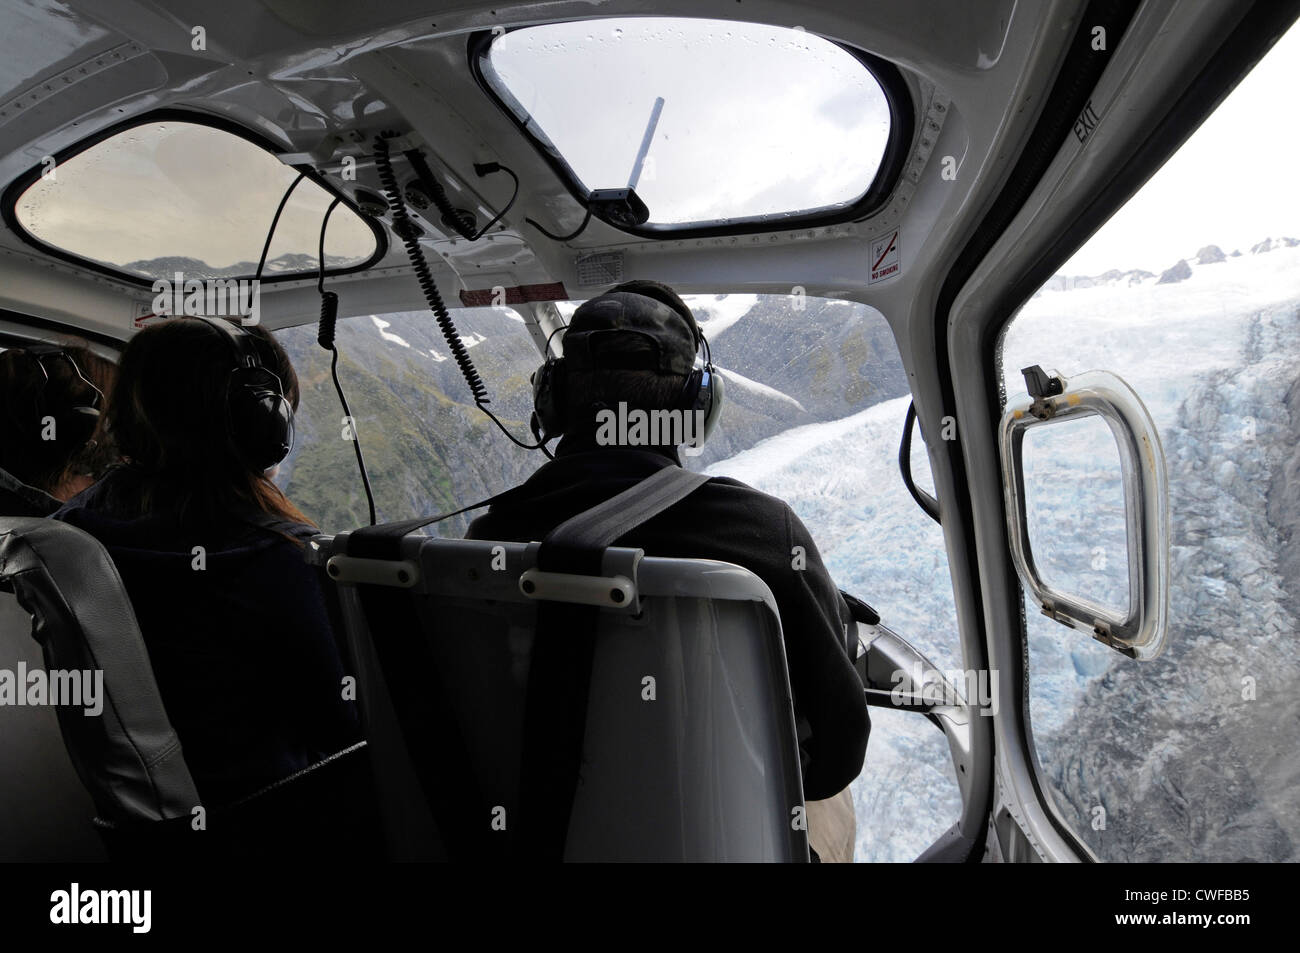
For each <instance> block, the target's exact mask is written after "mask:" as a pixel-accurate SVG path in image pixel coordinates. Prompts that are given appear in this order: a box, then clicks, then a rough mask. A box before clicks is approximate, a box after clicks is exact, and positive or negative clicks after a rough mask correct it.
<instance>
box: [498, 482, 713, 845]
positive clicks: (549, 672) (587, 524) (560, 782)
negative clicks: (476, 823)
mask: <svg viewBox="0 0 1300 953" xmlns="http://www.w3.org/2000/svg"><path fill="white" fill-rule="evenodd" d="M708 480H709V477H708V476H707V475H706V474H703V473H693V472H691V471H690V470H684V469H682V468H681V467H678V466H667V467H664V468H663V469H661V470H658V471H657V472H655V473H654V474H652V475H651V476H649V477H647V478H646V479H644V480H641V481H640V482H639V483H637V484H635V485H634V486H632V487H630V488H628V489H627V490H624V491H623V492H622V493H619V494H617V495H616V496H613V497H611V498H610V499H608V500H606V501H605V502H604V503H601V504H599V505H597V506H594V507H592V508H591V509H589V510H586V511H585V512H582V513H579V514H578V515H577V516H574V517H572V518H571V519H568V520H566V521H565V522H563V523H561V524H560V525H559V526H557V527H556V528H555V529H553V530H552V531H551V532H550V533H548V534H547V536H546V538H545V539H544V540H543V541H542V545H541V548H540V550H539V551H538V555H537V566H538V568H539V569H542V570H544V571H547V572H569V573H578V574H582V575H599V573H600V570H601V561H602V557H603V555H604V552H605V549H606V548H607V547H608V546H610V545H611V544H613V543H614V542H615V541H616V540H618V539H619V538H620V537H621V536H624V535H625V534H627V533H629V532H631V531H632V530H634V529H636V528H637V527H638V526H640V525H641V524H642V523H644V522H646V521H647V520H649V519H651V518H653V517H655V516H657V515H658V514H660V513H662V512H663V511H664V510H666V509H668V508H669V507H670V506H672V505H673V504H674V503H677V502H679V501H681V500H683V499H685V498H686V497H687V496H689V495H690V494H691V493H692V492H694V491H695V490H697V489H699V487H701V486H703V485H704V484H705V483H707V482H708ZM599 622H600V609H599V608H598V607H596V606H588V605H574V604H571V603H561V602H546V601H542V602H539V603H538V607H537V631H536V636H535V638H534V641H533V652H532V661H531V662H530V664H529V669H528V685H527V695H526V696H525V722H524V738H523V764H522V766H521V779H520V825H519V838H520V846H521V849H522V851H523V854H524V857H525V858H526V859H528V860H532V861H537V862H543V863H550V862H559V861H561V860H563V859H564V852H565V847H566V844H567V842H568V835H569V823H570V819H571V817H572V814H573V803H574V798H575V796H576V794H577V790H578V783H579V779H580V776H581V771H582V755H583V744H584V741H585V737H586V731H587V705H588V699H589V696H590V692H591V671H592V665H593V662H594V660H595V654H596V629H597V627H598V625H599Z"/></svg>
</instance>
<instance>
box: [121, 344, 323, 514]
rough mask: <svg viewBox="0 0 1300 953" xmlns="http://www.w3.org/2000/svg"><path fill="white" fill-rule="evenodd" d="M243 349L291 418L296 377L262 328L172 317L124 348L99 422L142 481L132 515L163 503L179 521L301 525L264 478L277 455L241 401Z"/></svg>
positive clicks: (295, 400) (295, 401) (258, 418)
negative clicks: (239, 519) (257, 515)
mask: <svg viewBox="0 0 1300 953" xmlns="http://www.w3.org/2000/svg"><path fill="white" fill-rule="evenodd" d="M215 320H220V319H215ZM241 335H246V336H247V342H241V340H240V336H241ZM244 347H250V348H251V349H252V350H253V351H255V353H256V356H257V359H258V362H259V363H260V365H261V367H262V368H263V369H264V370H265V372H269V374H273V375H274V378H275V379H270V378H266V376H265V374H263V373H262V372H258V378H259V380H262V379H265V380H269V381H270V384H271V386H272V389H273V391H278V393H279V394H280V395H282V396H283V398H284V402H287V404H288V408H283V407H282V409H283V410H284V412H285V415H286V416H290V415H291V414H290V411H291V410H296V409H297V407H298V376H297V374H295V373H294V370H293V365H292V364H291V363H290V362H289V356H288V355H287V354H286V353H285V351H284V348H282V347H281V346H280V344H279V342H277V341H276V340H275V338H273V337H272V336H271V335H270V334H269V333H268V332H267V331H266V330H265V329H263V328H261V327H260V326H252V327H245V328H242V329H241V328H236V327H235V326H233V325H231V326H229V330H226V329H223V328H222V326H220V325H217V324H215V321H210V320H207V319H203V318H172V319H169V320H167V321H163V322H160V323H158V324H153V325H150V326H149V327H146V328H145V329H143V330H142V331H139V332H138V333H137V334H136V335H135V336H134V337H133V338H131V341H130V343H129V344H127V346H126V349H125V350H124V351H123V352H122V360H121V364H120V365H119V368H118V380H117V386H116V387H115V388H114V390H113V393H112V397H111V399H110V401H109V410H108V414H107V427H108V431H109V433H110V434H111V435H112V437H113V439H114V441H115V444H116V447H117V450H118V452H119V453H120V454H121V456H122V459H123V461H124V462H126V463H127V464H129V465H130V466H131V467H132V468H134V469H135V470H136V471H137V472H138V473H139V474H141V476H142V477H143V480H144V483H143V492H142V493H141V498H140V500H139V507H138V509H139V512H140V513H144V512H148V511H150V510H153V509H155V508H169V509H172V510H174V511H175V512H176V514H177V516H178V517H179V518H180V519H181V520H182V521H187V520H191V519H192V520H197V521H202V522H212V521H217V520H220V519H222V518H223V517H228V516H229V514H231V513H233V512H238V511H240V510H248V509H250V508H252V509H257V510H261V511H262V512H265V513H269V514H271V515H274V516H277V517H280V518H282V519H288V520H293V521H297V522H306V519H305V517H303V515H302V514H301V513H300V512H299V511H298V510H297V509H296V508H295V507H294V506H293V504H292V503H290V502H289V501H288V500H287V499H286V498H285V497H284V495H283V494H282V493H281V492H280V490H279V488H278V487H276V485H275V484H274V483H272V482H271V479H270V477H269V475H268V472H267V471H268V468H269V467H272V466H273V465H274V464H275V463H277V462H278V460H271V459H269V457H268V455H267V454H266V452H265V451H264V450H263V449H259V447H260V446H264V444H265V441H264V440H260V442H259V435H258V434H257V430H258V424H259V422H260V421H263V420H265V418H263V417H261V416H260V415H257V414H250V413H248V411H247V407H246V405H245V404H244V403H243V401H244V399H245V397H246V395H245V394H243V393H241V387H240V386H239V385H240V383H241V381H243V380H244V379H245V377H244V376H243V375H245V374H246V372H245V371H241V370H240V368H241V367H244V366H245V363H246V357H245V356H244V354H243V353H242V350H241V349H242V348H244ZM284 402H278V403H280V404H283V403H284ZM286 452H287V451H286ZM270 456H275V454H274V453H271V454H270Z"/></svg>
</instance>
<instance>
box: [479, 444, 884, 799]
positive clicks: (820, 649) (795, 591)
mask: <svg viewBox="0 0 1300 953" xmlns="http://www.w3.org/2000/svg"><path fill="white" fill-rule="evenodd" d="M669 453H672V456H669V455H668V454H669ZM677 464H678V461H677V458H676V454H675V452H672V451H659V452H656V451H650V450H630V449H621V448H617V449H616V448H605V447H600V448H596V447H594V446H591V445H586V444H581V443H578V442H577V441H575V440H573V439H572V438H569V437H566V438H565V439H564V440H563V441H562V442H561V443H560V445H559V447H558V448H557V449H556V457H555V459H554V460H553V461H551V462H550V463H547V464H546V465H545V466H543V467H541V468H540V469H539V470H538V471H537V472H536V473H534V474H533V475H532V476H531V477H530V478H529V479H528V480H527V481H526V482H525V483H524V484H523V486H524V490H523V491H522V498H520V499H512V500H509V501H507V502H506V504H505V505H504V506H503V505H501V504H496V505H493V506H492V508H491V509H490V510H489V511H488V512H487V513H486V514H484V515H483V516H480V517H479V518H478V519H476V520H474V522H472V523H471V524H470V527H469V531H468V532H467V533H466V536H467V537H469V538H471V539H497V540H502V541H507V542H530V541H534V540H540V539H542V538H543V537H544V536H545V535H546V534H547V532H549V531H550V530H551V529H553V528H554V527H556V526H558V525H559V524H560V523H562V522H564V521H565V520H566V519H568V518H569V517H571V516H575V515H577V514H578V513H581V512H582V511H584V510H587V509H590V508H591V507H593V506H595V505H597V504H598V503H601V502H603V501H605V500H607V499H609V498H610V497H612V496H614V495H615V494H617V493H620V492H622V491H623V490H625V489H627V488H628V487H630V486H632V485H633V484H635V483H637V482H638V481H639V480H641V479H643V478H644V477H646V476H649V475H650V474H652V473H655V472H656V471H658V470H659V469H661V468H662V467H666V466H674V465H677ZM617 542H618V544H619V545H626V546H635V547H638V548H641V549H644V550H645V552H646V555H648V556H670V557H678V558H688V559H718V560H723V561H725V562H730V563H735V564H737V565H739V566H743V567H745V568H746V569H748V570H750V571H751V572H753V573H754V574H755V575H757V576H758V577H759V578H761V579H762V580H763V581H764V582H766V583H767V585H768V587H769V588H770V589H771V590H772V594H773V595H774V596H775V597H776V602H777V606H778V608H779V609H780V614H781V629H782V632H783V634H784V637H785V651H786V659H787V662H788V665H789V670H790V687H791V690H792V693H793V695H794V706H795V714H796V716H797V717H798V719H799V720H800V721H802V722H805V723H806V729H807V732H801V734H805V733H809V732H810V734H809V736H808V737H806V738H804V739H803V740H802V741H801V752H800V753H801V756H802V758H803V761H804V770H803V781H804V797H806V798H808V799H809V800H819V799H821V798H827V797H830V796H831V795H833V794H836V793H837V792H839V791H840V790H842V789H843V788H845V787H847V786H848V784H849V782H851V781H852V780H853V779H854V778H856V777H857V776H858V774H859V772H860V771H861V770H862V761H863V758H864V756H865V754H866V747H867V735H868V733H869V731H870V728H871V725H870V722H869V720H868V718H867V709H866V704H865V702H864V701H863V696H862V682H861V681H860V680H859V679H858V676H857V674H856V672H854V670H853V666H852V664H851V663H850V661H849V658H848V655H847V654H846V652H845V648H844V630H843V621H844V620H843V618H842V613H844V612H845V608H844V607H843V602H842V600H841V598H840V594H839V590H838V589H837V588H836V587H835V583H834V582H832V581H831V577H830V574H829V573H828V572H827V571H826V567H825V566H824V565H823V564H822V561H821V556H820V555H819V554H818V552H817V547H816V545H815V544H814V543H813V540H812V536H811V535H809V533H808V530H807V529H806V528H805V527H804V525H803V523H801V522H800V521H799V518H798V517H797V516H795V514H794V512H793V511H792V510H791V509H790V507H789V506H787V505H786V504H785V503H784V502H782V501H781V500H779V499H777V498H776V497H772V496H768V495H767V494H766V493H760V492H759V491H758V490H755V489H754V488H753V487H750V486H746V485H745V484H743V483H741V482H739V481H738V480H732V479H729V478H727V477H714V478H713V479H712V480H710V481H709V482H708V483H706V484H704V485H703V486H701V487H699V488H698V489H697V490H696V491H695V492H694V493H692V494H691V495H690V496H688V497H687V498H686V499H684V500H682V501H680V502H679V503H677V504H675V505H674V506H672V507H670V508H669V509H667V510H665V511H664V512H663V513H660V514H659V515H658V516H656V517H654V518H653V519H650V520H648V521H646V522H645V523H643V524H642V525H641V526H640V527H638V528H637V529H635V530H633V531H632V532H630V533H628V534H627V535H626V536H624V537H622V538H621V539H619V540H618V541H617ZM796 546H800V547H803V552H804V554H805V558H806V566H805V567H804V568H803V569H795V568H793V564H794V561H795V555H794V547H796Z"/></svg>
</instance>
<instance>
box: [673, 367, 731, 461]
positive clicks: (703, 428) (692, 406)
mask: <svg viewBox="0 0 1300 953" xmlns="http://www.w3.org/2000/svg"><path fill="white" fill-rule="evenodd" d="M682 409H683V410H685V411H687V412H688V413H690V414H691V415H692V417H691V424H690V426H691V433H693V434H694V435H695V439H694V440H689V441H687V443H686V445H687V446H688V447H693V448H695V449H699V448H700V447H702V446H704V442H705V441H706V440H708V439H709V434H711V433H713V428H714V425H716V424H717V422H718V415H719V414H720V413H721V412H722V378H721V376H719V375H718V373H717V372H716V371H715V370H714V369H713V368H712V367H704V368H700V367H697V368H695V369H694V370H693V371H691V373H690V376H689V377H687V378H686V386H685V387H683V388H682Z"/></svg>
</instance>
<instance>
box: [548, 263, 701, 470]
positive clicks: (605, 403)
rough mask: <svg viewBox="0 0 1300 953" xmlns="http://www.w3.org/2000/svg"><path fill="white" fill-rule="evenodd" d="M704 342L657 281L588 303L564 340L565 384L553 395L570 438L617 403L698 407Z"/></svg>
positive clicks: (586, 431) (629, 285)
mask: <svg viewBox="0 0 1300 953" xmlns="http://www.w3.org/2000/svg"><path fill="white" fill-rule="evenodd" d="M702 341H703V336H702V335H701V334H700V330H699V327H698V325H697V324H696V322H695V316H694V314H692V313H691V309H690V308H689V307H688V306H687V305H686V302H684V301H683V300H682V299H681V297H680V296H678V294H677V293H676V292H675V291H673V290H672V289H671V288H669V287H668V286H667V285H665V284H661V283H660V282H657V281H644V280H639V281H629V282H625V283H623V284H621V285H618V286H616V287H614V288H612V289H611V290H610V291H608V292H606V293H605V294H602V295H600V296H599V297H596V298H592V299H591V300H590V301H587V302H584V303H583V304H582V305H581V306H580V307H579V308H578V309H577V310H576V311H575V312H574V313H573V317H572V319H571V320H570V321H569V324H568V327H567V328H566V330H565V332H564V338H563V351H564V372H563V379H564V380H563V386H562V387H561V391H562V393H559V394H557V395H556V396H557V397H558V398H559V400H558V403H559V405H560V409H561V411H562V414H563V420H564V430H565V432H566V433H571V434H578V435H590V434H592V433H593V432H595V431H596V428H597V415H598V414H599V413H600V411H602V410H605V409H609V410H616V409H617V408H618V407H619V405H625V406H626V408H627V410H628V411H629V412H630V411H645V412H653V411H663V410H691V409H692V408H694V407H696V400H695V398H696V393H697V391H698V386H693V385H694V384H695V383H696V382H695V378H693V377H692V374H693V372H694V373H695V374H696V375H697V376H698V373H699V372H698V371H696V370H695V367H694V364H695V357H696V353H697V351H698V349H699V346H700V344H701V343H702ZM710 373H711V368H710ZM713 383H714V382H713V381H710V382H709V385H710V386H713ZM713 396H714V397H716V396H717V394H716V392H715V393H714V395H713ZM714 416H716V414H715V415H714ZM711 422H712V421H710V423H711ZM670 442H671V441H664V440H657V441H652V443H653V444H654V445H660V446H662V445H666V444H667V443H670Z"/></svg>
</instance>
